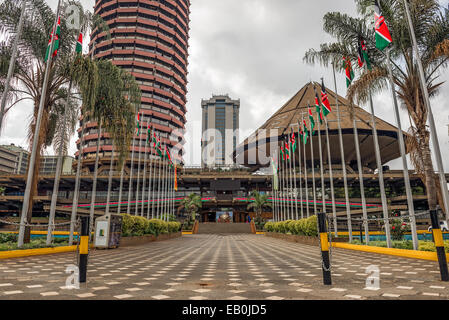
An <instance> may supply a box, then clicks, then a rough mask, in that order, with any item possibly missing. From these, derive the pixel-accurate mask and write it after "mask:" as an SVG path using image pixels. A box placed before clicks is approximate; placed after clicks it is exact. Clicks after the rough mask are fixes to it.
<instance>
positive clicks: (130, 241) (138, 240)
mask: <svg viewBox="0 0 449 320" xmlns="http://www.w3.org/2000/svg"><path fill="white" fill-rule="evenodd" d="M181 236H182V233H181V232H176V233H165V234H160V235H159V236H157V237H156V236H154V235H145V236H137V237H122V238H121V239H120V247H132V246H138V245H141V244H145V243H149V242H153V241H164V240H169V239H174V238H179V237H181Z"/></svg>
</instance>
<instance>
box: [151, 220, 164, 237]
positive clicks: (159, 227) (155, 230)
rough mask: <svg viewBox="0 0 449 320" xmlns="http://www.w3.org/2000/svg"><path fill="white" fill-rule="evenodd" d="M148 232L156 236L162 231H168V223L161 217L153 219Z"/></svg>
mask: <svg viewBox="0 0 449 320" xmlns="http://www.w3.org/2000/svg"><path fill="white" fill-rule="evenodd" d="M146 233H147V234H152V235H154V236H156V237H157V236H158V235H160V234H162V233H168V224H167V222H165V221H163V220H161V219H151V220H150V221H149V224H148V229H147V232H146Z"/></svg>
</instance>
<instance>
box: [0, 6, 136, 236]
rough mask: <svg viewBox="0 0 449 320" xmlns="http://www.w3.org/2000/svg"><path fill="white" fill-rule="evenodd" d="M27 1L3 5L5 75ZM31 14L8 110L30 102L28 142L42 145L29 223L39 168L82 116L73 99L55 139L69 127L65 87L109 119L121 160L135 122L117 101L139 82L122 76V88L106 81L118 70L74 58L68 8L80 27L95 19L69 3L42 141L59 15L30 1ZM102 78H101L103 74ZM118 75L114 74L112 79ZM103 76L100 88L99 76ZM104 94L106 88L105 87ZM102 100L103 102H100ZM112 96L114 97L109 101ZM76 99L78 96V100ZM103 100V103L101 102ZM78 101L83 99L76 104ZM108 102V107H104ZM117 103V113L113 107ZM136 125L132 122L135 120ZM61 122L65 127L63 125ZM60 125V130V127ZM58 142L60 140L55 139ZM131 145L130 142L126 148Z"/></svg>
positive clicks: (0, 58)
mask: <svg viewBox="0 0 449 320" xmlns="http://www.w3.org/2000/svg"><path fill="white" fill-rule="evenodd" d="M22 1H23V0H5V1H4V2H3V3H1V4H0V26H1V27H0V31H1V32H2V33H3V34H4V35H6V36H4V37H2V39H1V40H0V62H2V63H0V69H1V70H4V66H3V65H4V63H3V62H4V61H9V58H10V54H11V46H12V43H13V39H14V37H15V36H16V34H15V32H16V24H17V21H18V19H19V16H20V13H21V12H20V9H21V4H22ZM28 3H29V6H28V11H27V13H26V18H25V20H24V21H25V22H24V26H23V33H22V36H21V41H20V42H19V52H20V55H19V57H18V59H17V61H16V66H15V70H14V74H13V78H12V83H13V84H15V85H14V86H11V89H10V90H11V91H10V95H11V98H10V100H9V102H10V104H9V105H8V106H7V108H6V110H10V109H11V108H12V107H14V106H15V105H17V104H18V103H19V102H21V101H24V100H31V101H32V102H33V105H34V113H33V116H32V117H31V121H30V124H29V129H28V140H29V143H30V146H31V145H32V143H33V140H34V139H38V143H37V155H36V162H35V165H34V167H33V168H28V170H33V178H32V186H31V197H30V203H29V209H28V212H27V221H28V222H30V221H31V218H32V208H33V196H34V195H36V193H37V184H38V174H39V164H40V158H41V154H42V153H43V151H44V149H45V148H47V147H49V146H51V145H52V144H53V143H55V146H56V148H57V147H58V146H59V145H60V144H61V143H65V142H66V140H65V139H67V138H64V136H66V135H67V133H70V132H73V130H74V129H75V124H76V121H74V118H75V119H76V116H73V115H77V114H78V112H79V103H77V102H76V101H77V100H76V99H70V114H71V116H69V117H67V118H69V120H70V126H69V132H67V131H66V132H65V133H62V134H61V135H60V136H59V137H57V135H55V133H56V131H57V130H56V128H57V127H58V126H59V127H61V126H64V125H65V124H66V123H64V121H63V120H62V119H63V117H64V111H63V110H64V108H63V107H62V106H63V105H64V101H66V99H67V96H68V90H67V89H66V86H67V84H68V82H69V81H70V79H71V80H72V81H73V84H74V88H76V89H78V91H79V92H78V93H77V94H79V95H80V96H81V99H82V104H83V109H85V110H86V111H87V112H88V113H89V114H91V115H93V117H94V118H96V119H98V118H99V115H100V114H103V115H105V119H103V120H102V121H103V122H104V125H105V127H107V128H108V129H109V130H110V131H111V133H112V137H113V139H114V141H117V142H118V145H119V148H118V149H119V150H120V151H121V154H122V157H121V159H123V158H124V156H125V154H126V150H127V149H126V146H127V145H129V140H130V138H129V139H128V140H127V139H125V137H126V138H128V137H130V136H131V135H132V130H133V128H132V126H133V125H132V122H131V124H130V123H128V121H129V119H130V112H131V113H132V114H134V111H133V109H131V110H130V108H129V104H127V103H123V102H124V101H123V100H120V99H119V98H117V96H118V95H121V96H122V97H123V94H124V93H126V92H130V91H133V92H134V91H135V87H136V86H137V85H136V84H135V81H134V82H133V78H132V77H131V76H130V75H124V74H123V73H121V76H122V79H121V81H120V82H118V83H117V82H115V81H116V80H117V77H115V78H113V77H112V78H110V79H108V78H107V76H109V75H110V74H111V73H108V72H106V73H105V74H103V73H101V72H104V71H105V70H115V69H114V66H112V64H110V63H109V65H108V63H95V62H93V61H92V60H91V59H90V58H88V57H82V56H76V55H74V54H73V53H74V52H73V51H74V46H75V42H76V40H77V37H78V32H79V30H72V29H69V28H67V26H66V23H65V21H64V19H63V13H64V12H65V7H64V6H65V5H69V4H76V5H77V6H78V7H79V8H80V13H81V15H80V17H81V21H82V22H83V21H86V20H88V19H91V16H90V15H89V14H88V13H85V12H84V11H83V10H82V6H81V4H80V3H79V1H70V2H69V3H66V4H65V5H63V6H62V7H61V11H60V12H61V18H62V19H61V39H63V41H61V42H60V47H59V50H58V55H57V57H56V58H55V59H53V60H52V62H51V65H50V75H49V81H48V90H47V93H46V97H45V102H44V107H43V116H42V122H41V126H40V130H39V133H38V137H35V136H34V128H35V123H36V119H37V113H38V108H39V101H40V98H41V92H42V84H43V79H44V74H45V71H46V70H45V69H46V64H45V61H44V59H45V52H46V47H47V44H48V38H49V35H50V31H51V29H52V27H53V26H52V22H53V21H54V19H55V13H53V11H52V10H51V8H50V7H49V6H48V5H47V3H46V1H44V0H32V1H28ZM99 72H100V73H99ZM114 72H115V73H114ZM114 72H112V75H114V74H120V71H117V70H115V71H114ZM99 75H101V82H100V81H99V80H100V76H99ZM0 77H2V80H3V79H4V72H0ZM104 83H108V84H111V83H114V85H113V86H111V87H110V88H107V89H103V91H102V88H100V87H99V86H100V85H101V84H104ZM103 88H104V86H103ZM100 94H102V96H100ZM111 94H113V96H111ZM75 96H76V95H75ZM101 97H102V98H103V99H104V100H102V101H99V99H100V98H101ZM78 101H79V99H78ZM105 101H107V102H108V103H107V104H108V107H105ZM111 101H113V102H114V107H113V106H112V104H110V102H111ZM67 118H66V119H67ZM131 119H133V116H131ZM61 121H62V123H61ZM58 123H59V124H58ZM55 136H56V137H57V138H56V139H55ZM127 141H128V142H127ZM29 239H30V228H29V227H27V228H26V229H25V238H24V242H29Z"/></svg>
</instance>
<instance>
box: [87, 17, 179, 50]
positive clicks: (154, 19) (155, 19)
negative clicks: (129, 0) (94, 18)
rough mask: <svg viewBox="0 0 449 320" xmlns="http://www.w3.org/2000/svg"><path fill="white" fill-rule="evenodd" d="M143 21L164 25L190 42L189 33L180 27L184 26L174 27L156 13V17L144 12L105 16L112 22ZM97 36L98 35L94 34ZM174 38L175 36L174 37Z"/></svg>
mask: <svg viewBox="0 0 449 320" xmlns="http://www.w3.org/2000/svg"><path fill="white" fill-rule="evenodd" d="M120 18H122V19H136V20H137V19H138V18H139V19H142V20H151V21H154V22H156V23H159V24H161V25H163V26H164V27H166V28H167V29H169V30H171V31H173V33H176V34H177V35H178V36H179V37H180V38H181V39H183V40H184V42H185V43H187V41H188V37H187V33H188V32H187V31H184V32H183V30H181V29H180V27H181V28H182V27H183V26H182V25H176V24H175V25H173V24H171V23H170V22H168V21H166V20H164V19H159V17H158V16H157V13H155V15H150V14H146V13H143V12H120V13H118V12H117V11H111V12H108V13H106V14H104V16H103V20H105V21H107V20H112V19H120ZM97 32H99V30H97V31H96V33H97ZM94 35H96V34H94ZM172 36H173V35H172Z"/></svg>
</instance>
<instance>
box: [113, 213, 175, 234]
mask: <svg viewBox="0 0 449 320" xmlns="http://www.w3.org/2000/svg"><path fill="white" fill-rule="evenodd" d="M122 217H123V221H122V236H123V237H131V236H143V235H154V236H156V237H157V236H158V235H160V234H163V233H175V232H178V231H179V230H180V229H181V224H180V223H179V222H175V221H172V222H166V221H163V220H160V219H151V220H148V219H146V218H144V217H139V216H132V215H130V214H127V213H124V214H122Z"/></svg>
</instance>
